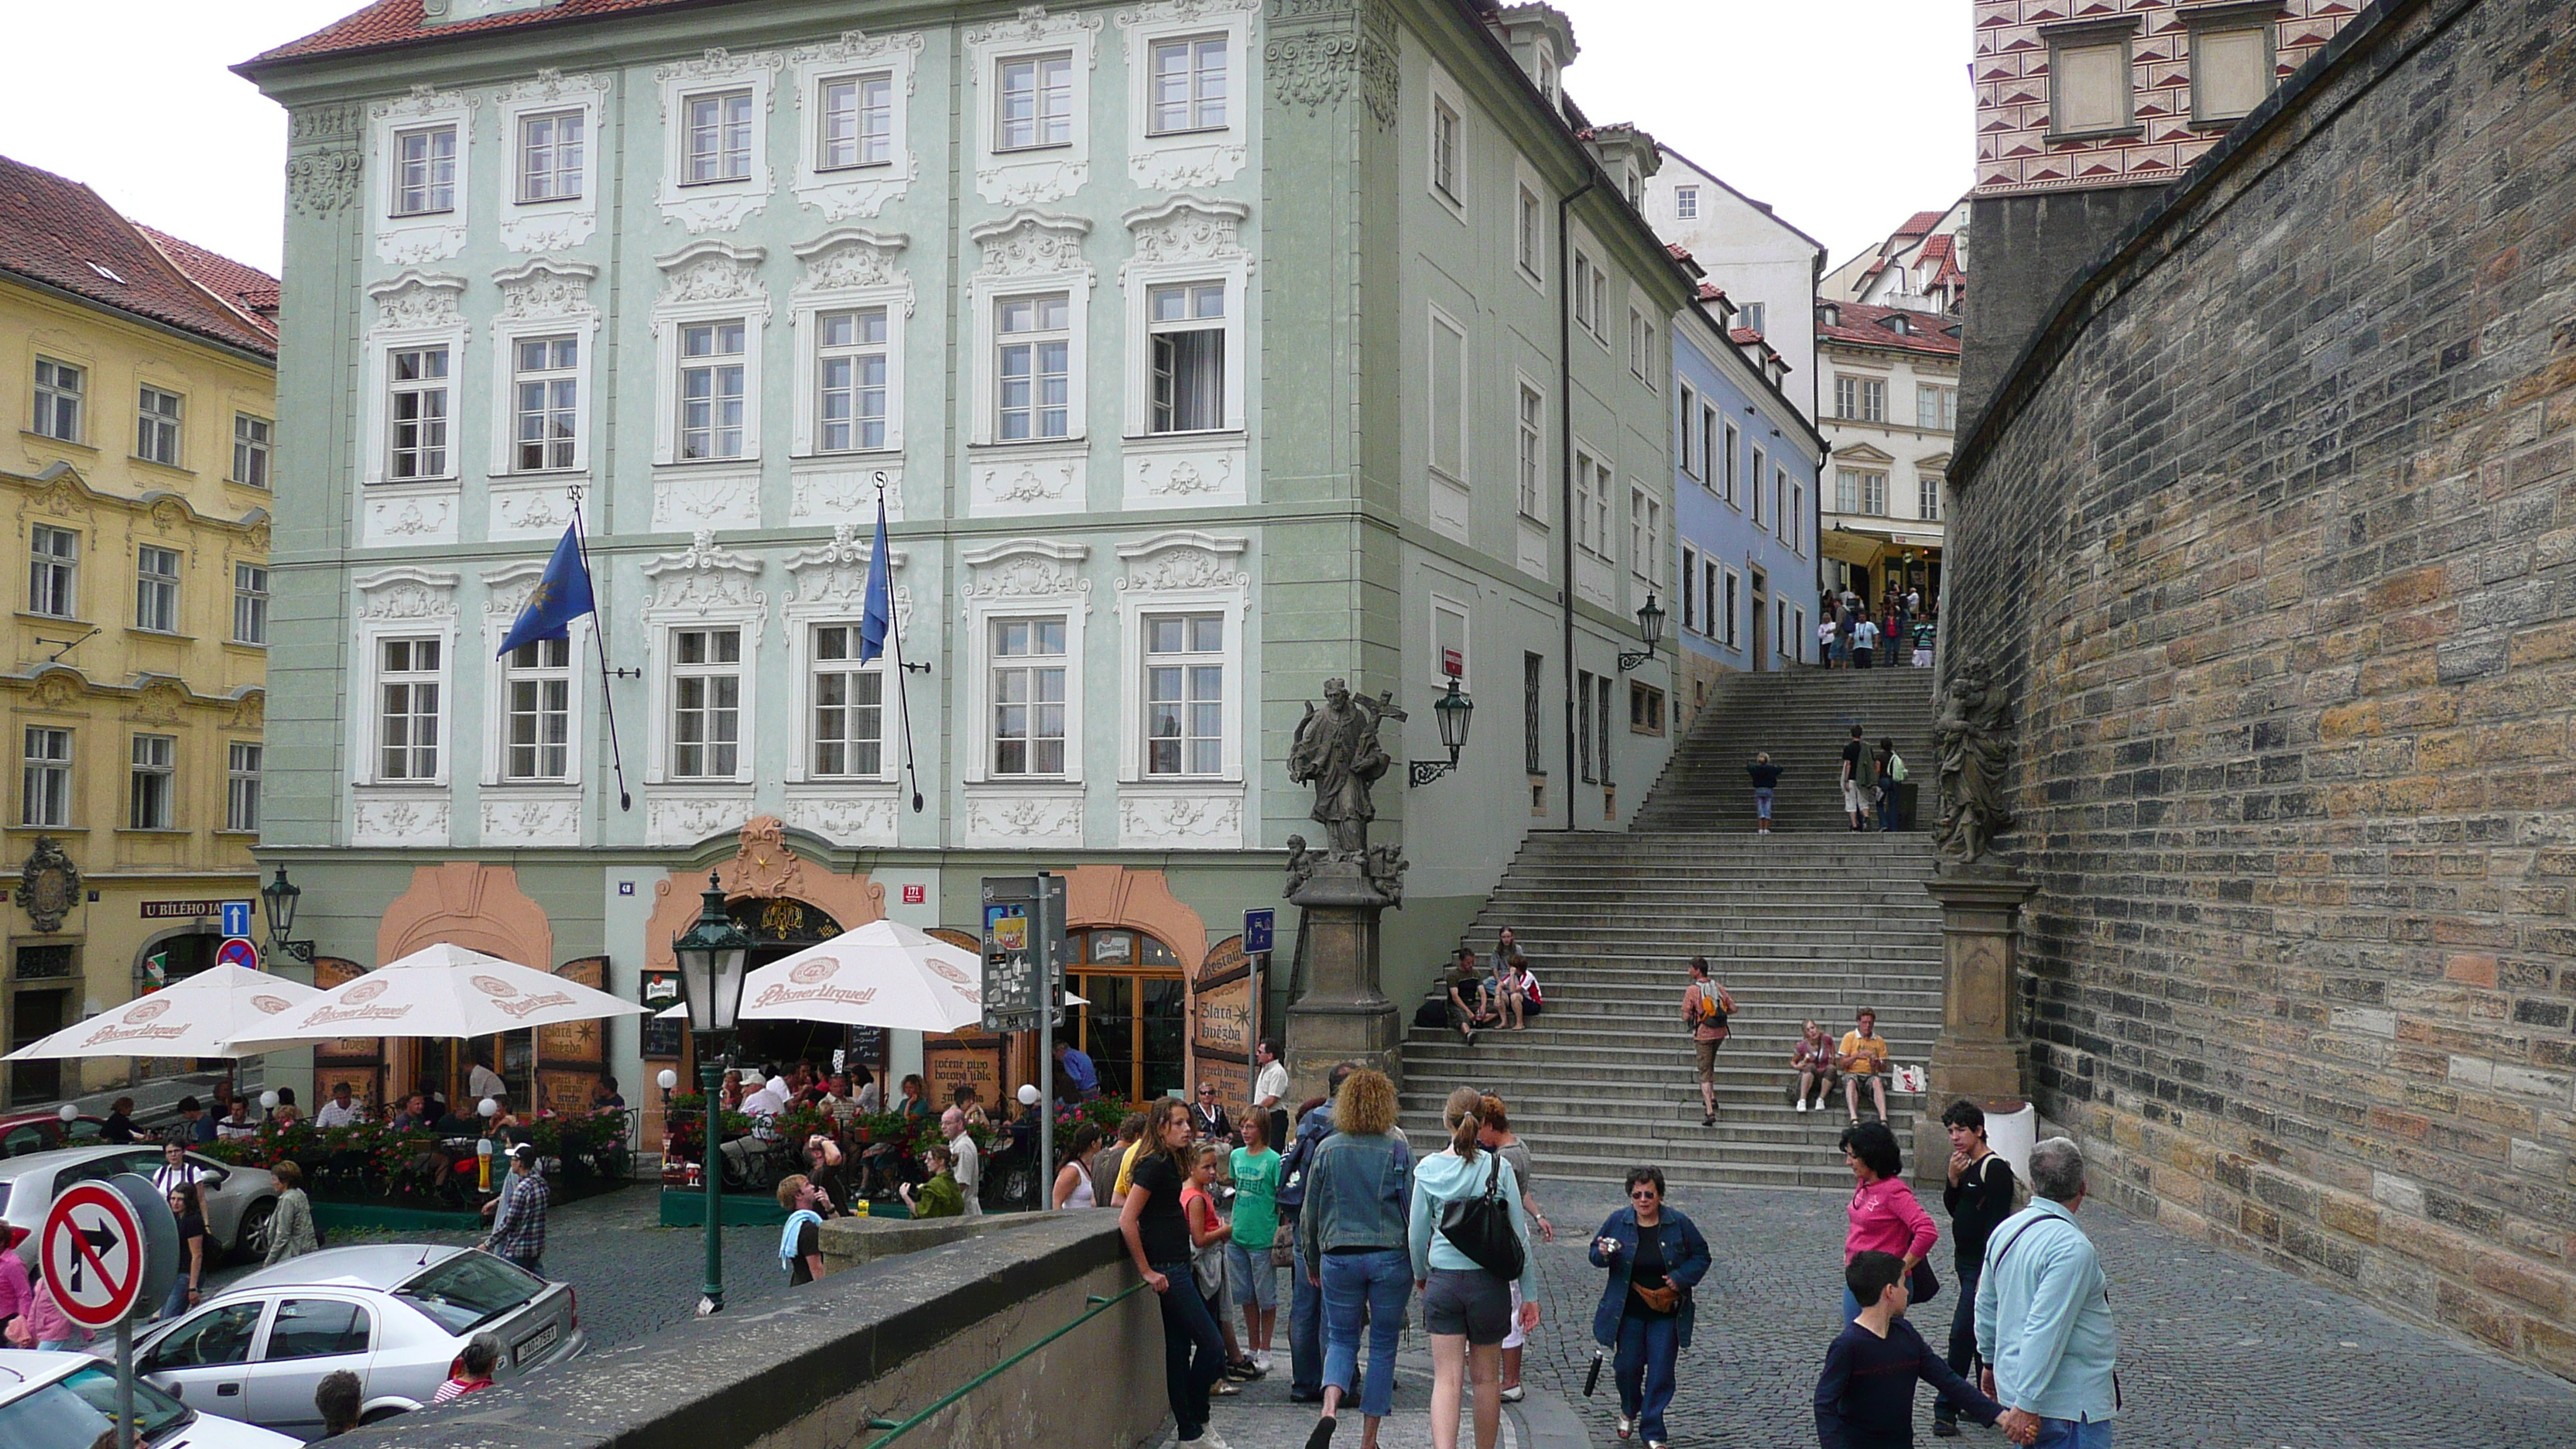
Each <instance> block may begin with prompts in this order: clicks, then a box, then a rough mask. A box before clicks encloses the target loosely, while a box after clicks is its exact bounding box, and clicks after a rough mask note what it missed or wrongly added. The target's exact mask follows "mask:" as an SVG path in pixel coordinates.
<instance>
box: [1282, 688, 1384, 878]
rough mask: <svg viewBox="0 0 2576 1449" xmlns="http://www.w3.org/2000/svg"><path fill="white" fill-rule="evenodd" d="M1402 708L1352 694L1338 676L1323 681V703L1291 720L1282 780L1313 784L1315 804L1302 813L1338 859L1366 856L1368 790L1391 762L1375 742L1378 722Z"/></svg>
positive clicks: (1372, 807) (1370, 814) (1370, 809)
mask: <svg viewBox="0 0 2576 1449" xmlns="http://www.w3.org/2000/svg"><path fill="white" fill-rule="evenodd" d="M1390 715H1391V716H1393V717H1394V718H1396V719H1403V718H1404V717H1405V716H1404V714H1403V712H1402V711H1400V710H1398V709H1396V708H1395V707H1394V705H1393V704H1392V703H1391V702H1389V701H1387V700H1382V699H1379V700H1372V699H1363V698H1358V697H1356V696H1354V695H1353V694H1352V693H1351V691H1350V686H1349V685H1348V684H1346V683H1344V682H1343V681H1341V680H1339V679H1327V680H1325V681H1324V706H1323V708H1321V709H1317V708H1316V707H1315V706H1314V705H1311V704H1309V705H1307V706H1306V717H1305V718H1304V719H1302V720H1299V721H1298V722H1297V737H1296V740H1295V742H1294V743H1292V744H1290V745H1289V747H1288V778H1289V779H1290V780H1292V781H1294V782H1295V783H1297V784H1300V785H1307V784H1311V785H1313V786H1314V787H1315V808H1314V809H1313V810H1311V811H1308V812H1307V813H1308V814H1309V815H1310V816H1311V817H1312V818H1313V819H1314V820H1315V822H1316V823H1317V824H1319V825H1321V826H1323V827H1324V832H1325V838H1326V839H1327V840H1329V841H1330V842H1331V843H1332V853H1333V854H1334V855H1335V856H1339V857H1344V858H1364V857H1366V856H1367V854H1368V827H1369V822H1370V821H1371V820H1374V819H1376V818H1377V806H1376V804H1375V803H1374V802H1373V801H1371V800H1370V798H1369V788H1370V787H1371V786H1372V785H1375V784H1376V783H1377V781H1378V778H1379V777H1380V776H1382V775H1384V774H1385V773H1386V771H1387V767H1388V765H1389V764H1390V763H1392V762H1391V761H1389V760H1388V758H1387V754H1386V748H1385V746H1383V745H1381V744H1379V743H1378V737H1377V730H1378V721H1379V720H1380V719H1382V718H1385V717H1388V716H1390Z"/></svg>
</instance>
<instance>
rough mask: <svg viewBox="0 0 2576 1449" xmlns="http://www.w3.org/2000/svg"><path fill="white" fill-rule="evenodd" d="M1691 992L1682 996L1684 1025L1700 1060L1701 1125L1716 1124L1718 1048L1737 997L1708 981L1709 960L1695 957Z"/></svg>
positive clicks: (1711, 1125)
mask: <svg viewBox="0 0 2576 1449" xmlns="http://www.w3.org/2000/svg"><path fill="white" fill-rule="evenodd" d="M1690 973H1691V984H1690V989H1689V990H1687V991H1684V992H1683V993H1682V1024H1683V1025H1685V1026H1687V1027H1689V1028H1690V1034H1691V1046H1692V1049H1693V1050H1694V1051H1695V1052H1696V1053H1697V1054H1698V1057H1699V1105H1700V1119H1699V1125H1701V1126H1702V1127H1714V1126H1716V1125H1717V1048H1718V1044H1719V1043H1720V1042H1723V1041H1725V1040H1726V1019H1727V1018H1728V1017H1730V1016H1733V1015H1734V1014H1735V998H1734V997H1732V996H1729V995H1727V994H1726V988H1725V987H1723V986H1720V985H1718V984H1717V983H1716V982H1714V981H1711V980H1709V979H1708V958H1707V957H1706V956H1693V957H1692V958H1691V963H1690Z"/></svg>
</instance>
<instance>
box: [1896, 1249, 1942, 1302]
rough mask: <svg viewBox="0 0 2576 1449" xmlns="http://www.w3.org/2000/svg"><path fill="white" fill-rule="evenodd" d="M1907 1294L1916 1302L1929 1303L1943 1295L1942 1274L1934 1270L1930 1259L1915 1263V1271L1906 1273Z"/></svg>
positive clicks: (1910, 1299)
mask: <svg viewBox="0 0 2576 1449" xmlns="http://www.w3.org/2000/svg"><path fill="white" fill-rule="evenodd" d="M1905 1296H1906V1298H1907V1299H1908V1300H1909V1301H1911V1302H1915V1303H1929V1302H1931V1301H1932V1300H1933V1299H1935V1298H1938V1297H1940V1296H1941V1275H1940V1274H1938V1273H1935V1272H1933V1271H1932V1263H1931V1260H1930V1259H1928V1258H1927V1259H1925V1260H1924V1261H1922V1262H1920V1263H1917V1264H1915V1265H1914V1271H1913V1272H1912V1273H1909V1274H1907V1275H1906V1278H1905Z"/></svg>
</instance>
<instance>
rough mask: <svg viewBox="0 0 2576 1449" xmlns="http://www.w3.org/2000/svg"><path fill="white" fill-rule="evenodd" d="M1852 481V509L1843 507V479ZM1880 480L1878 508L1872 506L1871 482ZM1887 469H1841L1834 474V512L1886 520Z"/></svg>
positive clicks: (1878, 467)
mask: <svg viewBox="0 0 2576 1449" xmlns="http://www.w3.org/2000/svg"><path fill="white" fill-rule="evenodd" d="M1845 474H1848V475H1850V477H1851V479H1852V490H1851V497H1852V504H1853V506H1852V507H1849V508H1845V507H1844V506H1843V477H1844V475H1845ZM1873 478H1875V479H1876V480H1878V504H1879V506H1878V507H1877V508H1874V509H1873V508H1871V507H1870V506H1869V504H1870V480H1871V479H1873ZM1887 501H1888V500H1887V469H1886V468H1885V467H1883V466H1872V467H1849V468H1839V469H1836V470H1835V473H1834V512H1836V513H1840V514H1844V515H1847V516H1850V517H1854V518H1884V517H1886V516H1888V515H1887Z"/></svg>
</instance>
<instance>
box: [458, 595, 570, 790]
mask: <svg viewBox="0 0 2576 1449" xmlns="http://www.w3.org/2000/svg"><path fill="white" fill-rule="evenodd" d="M545 571H546V565H545V562H544V561H543V560H541V559H528V560H525V561H522V562H519V563H514V564H506V565H503V566H502V567H500V568H496V569H492V570H490V571H488V572H486V573H485V574H484V575H483V576H482V577H483V600H484V603H483V641H482V654H481V658H482V659H483V660H485V661H486V663H485V664H484V666H483V679H484V685H483V691H482V693H483V699H482V708H481V711H480V715H481V721H482V741H481V748H480V750H479V751H477V755H476V760H477V771H478V774H477V778H478V779H479V780H480V781H481V782H482V785H483V787H484V790H485V794H484V796H483V799H484V801H485V802H486V803H491V802H494V801H497V800H501V799H516V798H519V797H520V796H521V795H522V794H543V793H547V792H554V793H558V794H559V793H561V792H564V791H567V790H571V789H575V788H577V787H578V786H579V785H580V784H581V780H582V742H583V741H584V740H585V739H587V738H588V737H589V731H590V730H591V729H592V728H593V725H592V715H591V711H592V708H593V705H592V701H593V699H594V698H595V697H596V696H595V694H594V693H593V692H591V691H588V690H585V689H583V688H582V656H583V654H584V653H585V652H586V651H589V650H591V649H593V648H595V647H596V645H595V644H594V642H593V641H592V639H591V637H590V634H589V632H588V631H589V630H591V629H592V628H594V627H596V623H595V621H594V620H592V619H590V618H588V617H584V618H579V619H575V620H573V621H572V626H571V630H570V633H569V635H568V636H567V637H566V639H565V640H564V644H565V648H566V654H565V658H566V661H567V664H566V673H567V674H568V676H569V677H570V679H571V684H572V687H571V688H570V689H569V690H567V691H566V700H567V704H568V712H567V720H566V743H567V744H568V746H569V748H568V750H567V751H566V754H565V761H564V774H563V776H562V778H560V779H557V778H553V777H550V776H548V777H538V778H532V779H512V778H510V776H509V773H508V770H509V743H510V678H511V672H510V665H509V661H508V660H506V659H504V658H502V657H501V641H502V640H503V639H506V638H508V637H509V634H510V630H511V629H512V628H514V627H515V626H516V625H517V624H518V622H519V615H520V613H521V612H522V611H524V610H525V608H526V607H527V601H528V594H529V591H530V590H532V589H534V588H535V587H536V584H537V581H538V580H539V579H541V578H543V577H544V576H545Z"/></svg>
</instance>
